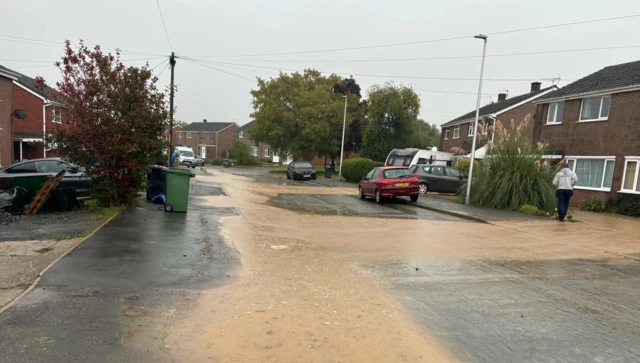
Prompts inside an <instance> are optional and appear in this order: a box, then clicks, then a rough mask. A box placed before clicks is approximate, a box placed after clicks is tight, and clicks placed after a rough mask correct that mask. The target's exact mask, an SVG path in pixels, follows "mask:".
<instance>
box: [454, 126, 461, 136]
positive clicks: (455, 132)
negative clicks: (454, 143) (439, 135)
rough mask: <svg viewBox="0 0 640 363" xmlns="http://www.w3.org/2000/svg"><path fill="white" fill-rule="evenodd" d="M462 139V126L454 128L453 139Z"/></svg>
mask: <svg viewBox="0 0 640 363" xmlns="http://www.w3.org/2000/svg"><path fill="white" fill-rule="evenodd" d="M459 137H460V125H458V126H454V127H453V138H454V139H457V138H459Z"/></svg>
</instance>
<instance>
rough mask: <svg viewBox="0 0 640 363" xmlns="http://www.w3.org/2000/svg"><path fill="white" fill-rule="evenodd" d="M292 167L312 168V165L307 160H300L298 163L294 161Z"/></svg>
mask: <svg viewBox="0 0 640 363" xmlns="http://www.w3.org/2000/svg"><path fill="white" fill-rule="evenodd" d="M293 167H294V168H296V169H302V168H313V166H312V165H311V163H310V162H308V161H303V162H300V163H295V164H294V165H293Z"/></svg>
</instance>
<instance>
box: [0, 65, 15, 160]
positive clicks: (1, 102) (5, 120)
mask: <svg viewBox="0 0 640 363" xmlns="http://www.w3.org/2000/svg"><path fill="white" fill-rule="evenodd" d="M17 79H18V78H17V74H15V73H13V72H9V71H7V70H5V69H3V68H0V167H5V166H8V165H11V163H12V162H13V132H12V130H11V120H12V116H11V113H12V112H13V110H14V109H13V105H12V92H11V91H12V89H13V81H15V80H17Z"/></svg>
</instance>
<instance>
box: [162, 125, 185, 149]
mask: <svg viewBox="0 0 640 363" xmlns="http://www.w3.org/2000/svg"><path fill="white" fill-rule="evenodd" d="M166 128H167V130H164V131H163V132H162V140H163V141H166V142H169V130H168V129H169V126H167V127H166ZM180 130H182V126H180V125H175V126H174V127H173V132H172V134H173V144H174V145H175V144H176V142H177V140H178V131H180Z"/></svg>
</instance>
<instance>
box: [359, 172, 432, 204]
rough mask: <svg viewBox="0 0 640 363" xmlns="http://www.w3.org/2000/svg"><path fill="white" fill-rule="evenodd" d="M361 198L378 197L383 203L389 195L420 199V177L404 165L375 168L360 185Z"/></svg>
mask: <svg viewBox="0 0 640 363" xmlns="http://www.w3.org/2000/svg"><path fill="white" fill-rule="evenodd" d="M358 191H359V193H360V199H365V198H366V197H374V198H376V202H378V203H382V202H383V201H384V200H385V199H386V198H389V197H409V199H411V201H412V202H416V201H418V196H419V193H420V192H419V189H418V179H417V178H416V177H415V175H413V173H412V172H411V171H410V170H409V169H407V168H404V167H397V166H386V167H379V168H373V169H372V170H371V171H370V172H369V174H367V176H365V177H364V179H363V180H361V181H360V186H359V187H358Z"/></svg>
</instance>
